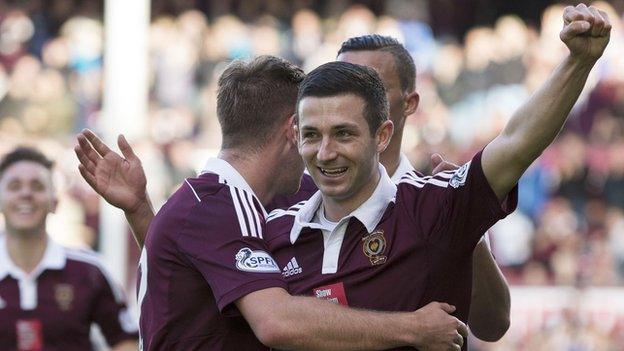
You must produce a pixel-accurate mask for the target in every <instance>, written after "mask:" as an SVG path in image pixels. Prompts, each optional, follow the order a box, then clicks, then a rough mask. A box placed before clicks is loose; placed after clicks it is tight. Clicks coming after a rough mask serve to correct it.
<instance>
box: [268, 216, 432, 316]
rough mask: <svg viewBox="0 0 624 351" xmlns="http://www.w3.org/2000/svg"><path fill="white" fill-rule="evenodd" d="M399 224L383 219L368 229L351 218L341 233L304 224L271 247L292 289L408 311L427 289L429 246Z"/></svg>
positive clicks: (364, 305) (365, 305) (358, 304)
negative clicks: (295, 233) (292, 239)
mask: <svg viewBox="0 0 624 351" xmlns="http://www.w3.org/2000/svg"><path fill="white" fill-rule="evenodd" d="M401 224H402V223H400V222H398V221H396V220H394V219H392V218H389V219H386V220H383V221H382V222H380V224H379V225H378V226H377V227H376V228H375V230H373V231H372V232H370V233H369V232H368V231H367V229H366V228H365V227H364V226H363V225H362V224H361V223H359V222H358V221H357V220H351V221H350V222H349V223H348V225H347V227H346V230H344V231H343V233H342V234H340V233H338V234H339V235H342V237H340V236H337V237H328V235H327V233H325V234H323V233H322V232H321V231H320V230H312V229H309V228H304V229H303V230H302V231H301V234H300V236H299V238H298V239H297V241H296V242H295V243H294V244H292V245H291V243H290V241H289V240H284V241H282V242H280V243H277V244H276V245H275V246H274V247H272V248H271V250H272V252H273V254H274V258H275V259H276V260H277V261H278V263H279V265H280V267H282V275H283V276H284V279H285V280H286V281H287V282H288V285H289V289H290V292H291V293H292V294H299V295H312V296H316V297H319V298H325V299H329V300H332V301H334V302H339V303H343V304H346V305H349V306H351V307H361V308H373V309H380V310H389V311H394V310H410V309H415V308H417V307H418V306H419V305H420V304H421V303H422V301H423V297H424V296H425V292H426V290H427V288H428V282H429V279H430V277H431V274H432V267H431V263H432V262H431V259H430V254H431V250H430V248H429V247H428V245H427V243H426V242H425V241H424V240H422V239H421V238H420V237H419V235H417V233H414V232H413V231H412V230H405V229H403V228H402V226H401ZM332 268H333V269H332Z"/></svg>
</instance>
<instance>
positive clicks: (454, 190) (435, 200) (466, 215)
mask: <svg viewBox="0 0 624 351" xmlns="http://www.w3.org/2000/svg"><path fill="white" fill-rule="evenodd" d="M402 182H408V183H410V184H411V185H412V188H414V189H416V188H417V189H418V191H414V193H415V195H413V197H412V198H410V201H412V206H411V207H410V209H411V211H412V213H411V215H412V216H414V218H415V219H416V222H417V223H419V224H420V225H421V226H423V227H424V232H425V233H427V236H428V240H429V241H430V242H431V243H435V244H437V245H439V246H448V247H449V248H450V249H451V250H460V251H472V250H474V247H475V246H476V245H477V243H478V242H479V240H480V239H481V236H482V235H483V233H485V232H486V231H487V230H488V229H489V228H490V227H491V226H492V225H494V223H496V222H497V221H499V220H500V219H502V218H505V217H506V216H507V215H508V214H510V213H511V212H513V211H514V210H515V208H516V206H517V201H518V187H517V186H516V187H514V188H513V189H512V190H511V191H510V192H509V194H508V195H507V196H506V198H505V199H503V201H499V199H498V197H497V196H496V194H495V193H494V190H493V189H492V188H491V186H490V184H489V182H488V181H487V179H486V177H485V174H484V173H483V168H482V165H481V152H478V153H477V154H476V155H475V156H474V157H473V158H472V160H471V161H469V162H467V163H466V164H464V165H462V166H461V167H460V168H459V169H457V170H455V171H446V172H440V173H438V174H435V175H433V176H430V177H418V176H416V177H410V176H407V177H404V178H403V180H402Z"/></svg>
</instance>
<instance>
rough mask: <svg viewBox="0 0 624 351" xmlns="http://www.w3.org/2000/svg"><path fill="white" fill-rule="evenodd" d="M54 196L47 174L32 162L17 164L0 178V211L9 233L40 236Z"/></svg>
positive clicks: (50, 176) (54, 203) (54, 202)
mask: <svg viewBox="0 0 624 351" xmlns="http://www.w3.org/2000/svg"><path fill="white" fill-rule="evenodd" d="M55 206H56V197H55V195H54V189H53V186H52V175H51V172H50V171H49V170H48V169H47V168H45V167H44V166H43V165H41V164H39V163H36V162H32V161H19V162H16V163H14V164H12V165H11V166H9V168H7V169H5V171H4V173H3V175H2V178H0V208H1V210H2V214H3V215H4V218H5V222H6V228H7V231H9V232H18V233H35V234H36V233H40V232H41V231H42V230H43V229H44V228H45V220H46V217H47V215H48V213H50V212H53V211H54V208H55Z"/></svg>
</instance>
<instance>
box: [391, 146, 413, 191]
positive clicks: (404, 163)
mask: <svg viewBox="0 0 624 351" xmlns="http://www.w3.org/2000/svg"><path fill="white" fill-rule="evenodd" d="M413 170H414V166H412V163H411V162H410V160H409V159H408V158H407V156H406V155H405V154H404V153H401V160H400V161H399V167H397V169H396V171H394V174H393V175H392V177H390V178H391V179H392V181H393V182H394V184H399V182H400V181H401V178H402V177H403V176H404V175H405V174H406V173H407V172H411V171H413Z"/></svg>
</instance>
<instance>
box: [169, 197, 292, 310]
mask: <svg viewBox="0 0 624 351" xmlns="http://www.w3.org/2000/svg"><path fill="white" fill-rule="evenodd" d="M228 189H229V187H227V186H226V187H224V190H222V191H220V194H219V195H220V196H211V197H210V201H202V202H200V203H198V204H197V205H196V206H195V207H194V209H193V210H192V211H191V212H190V214H189V217H188V221H187V224H186V225H185V228H183V230H182V232H181V234H180V236H179V237H178V240H177V243H178V250H179V251H180V253H181V254H182V255H184V256H185V257H186V259H187V260H188V261H189V262H190V263H191V264H192V265H193V266H194V267H195V268H196V269H197V270H198V271H199V272H200V273H201V275H202V276H203V277H204V279H205V280H206V282H208V284H209V285H210V287H211V289H212V291H213V294H214V298H215V301H216V302H217V305H218V307H219V310H220V311H221V312H222V313H225V312H226V311H225V310H226V308H227V307H228V306H229V305H230V304H232V303H233V302H235V301H236V300H238V299H240V298H241V297H243V296H245V295H247V294H249V293H252V292H254V291H257V290H262V289H266V288H271V287H279V288H284V289H286V283H285V282H284V281H283V280H282V276H281V271H280V269H279V267H278V265H277V263H276V261H275V260H273V258H272V256H271V254H270V252H269V250H268V248H267V245H266V243H265V242H264V240H263V236H262V233H263V229H264V227H265V223H264V218H263V215H262V213H261V212H260V211H259V210H258V208H257V206H254V204H253V203H252V204H250V202H245V201H244V200H245V196H244V195H243V196H242V200H243V201H241V202H237V204H238V207H236V206H235V204H234V202H233V200H232V196H233V195H231V193H230V190H228ZM232 194H233V193H232ZM238 194H241V193H240V192H239V193H238ZM235 200H237V199H235ZM256 220H258V221H256ZM254 222H255V223H254ZM258 224H259V225H258ZM243 231H244V232H243ZM228 312H229V311H228Z"/></svg>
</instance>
